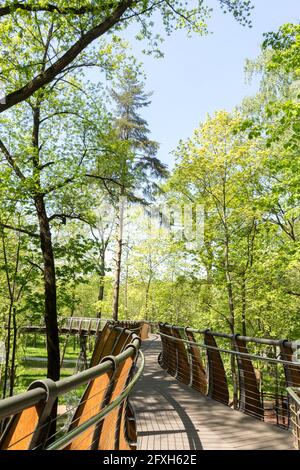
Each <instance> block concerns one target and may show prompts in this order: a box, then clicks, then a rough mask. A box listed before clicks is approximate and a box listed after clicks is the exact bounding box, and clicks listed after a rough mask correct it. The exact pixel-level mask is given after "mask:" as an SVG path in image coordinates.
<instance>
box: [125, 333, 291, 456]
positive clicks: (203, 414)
mask: <svg viewBox="0 0 300 470" xmlns="http://www.w3.org/2000/svg"><path fill="white" fill-rule="evenodd" d="M143 350H144V354H145V359H146V365H145V370H144V374H143V376H142V378H141V379H140V380H139V382H138V384H137V385H136V388H135V390H134V392H133V393H132V397H131V403H132V405H133V407H134V410H135V414H136V420H137V430H138V449H139V450H144V449H145V450H195V449H198V450H201V449H203V450H246V449H247V450H250V449H252V450H254V449H259V450H287V449H292V448H293V445H292V437H291V433H290V432H289V431H286V430H284V429H281V428H278V427H276V426H274V425H272V424H268V423H264V422H262V421H259V420H257V419H255V418H252V417H251V416H248V415H246V414H244V413H242V412H240V411H236V410H232V409H231V408H229V407H228V406H225V405H222V404H221V403H218V402H216V401H214V400H212V399H210V398H208V397H205V396H203V395H201V394H200V393H199V392H197V391H195V390H193V389H191V388H189V387H188V386H186V385H184V384H181V383H179V382H178V381H177V380H176V379H175V378H174V377H172V376H170V375H169V374H167V373H166V372H165V371H164V370H162V369H161V367H160V366H159V365H158V362H157V357H158V354H159V352H160V351H161V342H160V340H159V337H158V336H155V335H152V336H151V338H150V339H149V340H147V341H145V342H144V344H143Z"/></svg>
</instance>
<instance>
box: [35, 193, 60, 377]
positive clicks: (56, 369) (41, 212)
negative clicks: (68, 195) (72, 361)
mask: <svg viewBox="0 0 300 470" xmlns="http://www.w3.org/2000/svg"><path fill="white" fill-rule="evenodd" d="M35 207H36V211H37V215H38V221H39V229H40V241H41V250H42V255H43V262H44V290H45V324H46V335H47V352H48V370H47V377H49V378H50V379H52V380H59V377H60V359H59V335H58V325H57V305H56V278H55V264H54V255H53V247H52V239H51V231H50V225H49V220H48V217H47V212H46V207H45V202H44V198H43V196H42V195H37V196H36V197H35Z"/></svg>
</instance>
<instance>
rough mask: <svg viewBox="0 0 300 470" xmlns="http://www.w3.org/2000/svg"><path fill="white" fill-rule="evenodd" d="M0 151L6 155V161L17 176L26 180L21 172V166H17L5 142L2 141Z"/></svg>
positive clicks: (0, 141)
mask: <svg viewBox="0 0 300 470" xmlns="http://www.w3.org/2000/svg"><path fill="white" fill-rule="evenodd" d="M0 150H2V153H3V154H4V156H5V158H6V160H7V161H8V163H9V165H10V166H11V167H12V169H13V170H14V172H15V173H16V175H17V176H18V177H19V178H20V179H21V180H24V179H25V176H24V175H23V173H22V171H21V170H20V168H19V166H18V165H17V163H16V161H15V159H14V158H13V156H12V155H11V153H10V152H9V150H8V148H7V147H6V146H5V144H4V142H3V141H2V140H1V139H0Z"/></svg>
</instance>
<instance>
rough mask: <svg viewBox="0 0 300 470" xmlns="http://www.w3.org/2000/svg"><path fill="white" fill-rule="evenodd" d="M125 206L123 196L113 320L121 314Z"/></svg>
mask: <svg viewBox="0 0 300 470" xmlns="http://www.w3.org/2000/svg"><path fill="white" fill-rule="evenodd" d="M124 205H125V198H124V195H123V194H121V197H120V202H119V223H118V238H117V249H116V270H115V281H114V294H113V313H112V317H113V320H115V321H117V320H118V313H119V296H120V278H121V262H122V249H123V226H124Z"/></svg>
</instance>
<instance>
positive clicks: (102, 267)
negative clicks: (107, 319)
mask: <svg viewBox="0 0 300 470" xmlns="http://www.w3.org/2000/svg"><path fill="white" fill-rule="evenodd" d="M101 256H102V259H101V264H100V279H99V291H98V301H99V302H100V307H99V309H98V311H97V318H101V317H102V302H103V299H104V278H105V254H104V253H103V254H102V255H101Z"/></svg>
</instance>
